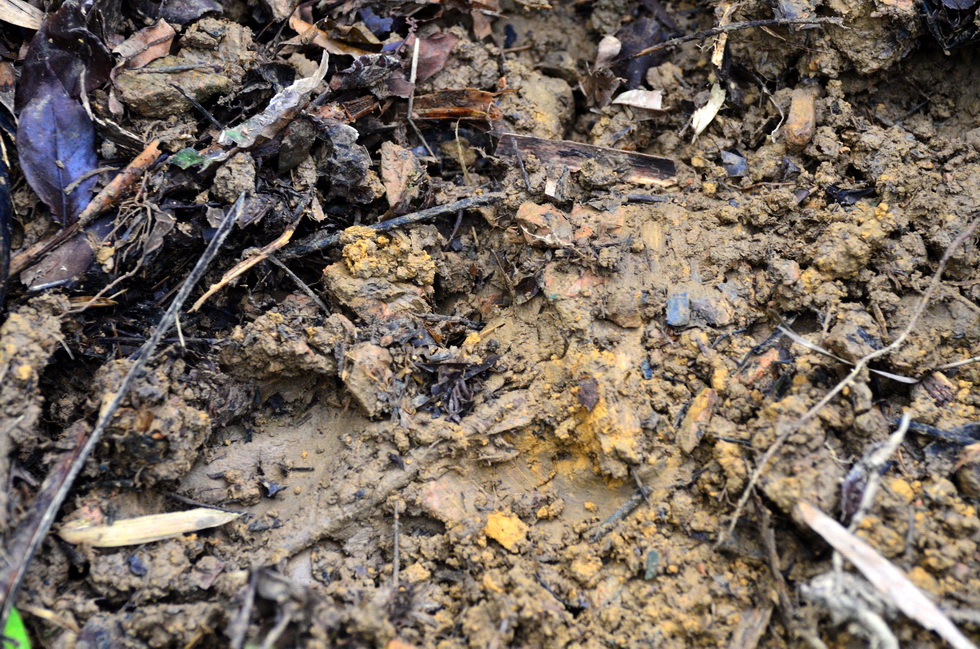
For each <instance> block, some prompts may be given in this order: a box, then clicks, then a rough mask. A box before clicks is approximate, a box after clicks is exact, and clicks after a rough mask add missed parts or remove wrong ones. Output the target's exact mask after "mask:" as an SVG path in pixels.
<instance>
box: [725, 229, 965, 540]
mask: <svg viewBox="0 0 980 649" xmlns="http://www.w3.org/2000/svg"><path fill="white" fill-rule="evenodd" d="M978 226H980V218H978V219H975V220H974V221H973V222H972V223H970V225H968V226H967V227H966V229H965V230H963V232H961V233H960V235H959V236H958V237H956V239H954V240H953V242H952V243H951V244H949V247H948V248H946V252H944V253H943V256H942V259H940V260H939V266H938V267H937V268H936V272H935V273H933V275H932V279H931V280H929V286H928V287H927V288H926V290H925V293H923V294H922V297H921V298H920V299H919V301H918V303H917V304H916V305H915V309H914V310H913V311H912V317H911V318H910V319H909V322H908V324H907V325H906V326H905V329H903V330H902V332H901V333H900V334H899V335H898V337H897V338H896V339H895V340H894V341H892V343H891V344H890V345H888V346H887V347H882V348H881V349H879V350H877V351H873V352H871V353H870V354H868V355H867V356H864V357H863V358H861V359H860V360H859V361H858V362H857V363H855V364H854V367H853V368H852V369H851V371H850V372H848V374H847V376H845V377H844V378H843V379H842V380H841V381H840V382H839V383H838V384H837V385H835V386H834V387H833V388H832V389H831V390H830V392H828V393H827V394H826V395H824V397H823V398H822V399H820V401H818V402H817V403H816V404H815V405H814V406H813V407H812V408H810V409H809V410H807V411H806V412H805V413H804V414H803V415H802V416H801V417H800V418H799V419H797V420H796V421H794V422H793V423H792V424H790V425H789V426H787V427H786V429H785V430H783V431H782V432H781V433H779V434H778V435H777V436H776V439H775V440H774V441H773V443H772V445H771V446H770V447H769V449H768V450H766V452H765V453H764V454H763V456H762V458H761V459H760V460H759V463H758V465H757V466H756V467H755V469H754V470H753V471H752V475H751V476H749V482H748V484H747V485H746V486H745V489H744V490H743V491H742V496H741V497H740V498H739V499H738V504H736V505H735V511H734V513H733V514H732V517H731V520H730V521H729V522H728V527H727V528H726V529H725V531H724V532H723V533H722V534H721V536H720V537H719V538H718V541H716V542H715V547H718V546H719V545H721V544H722V543H723V542H724V541H725V540H726V539H727V538H728V537H729V536H730V535H731V533H732V532H733V531H734V530H735V525H736V523H737V522H738V519H739V516H741V514H742V510H743V509H744V508H745V503H747V502H748V500H749V497H750V496H751V493H752V490H753V489H755V485H756V483H757V482H758V481H759V478H760V477H762V473H763V471H765V469H766V466H767V465H768V464H769V462H770V461H771V460H772V459H773V458H774V457H775V456H776V453H778V452H779V450H780V449H781V448H782V447H783V444H785V443H786V440H787V439H789V438H790V436H791V435H793V434H795V433H796V432H797V431H799V430H800V429H801V428H803V426H805V425H806V424H807V423H809V422H810V421H811V420H812V419H814V418H815V417H816V416H817V413H819V412H820V411H821V410H822V409H823V407H824V406H826V405H827V404H828V403H830V402H831V401H833V400H834V397H836V396H837V395H838V394H840V393H841V392H843V391H844V388H846V387H848V386H850V385H851V384H852V383H853V382H854V380H855V379H857V377H858V376H859V375H860V374H861V373H862V372H863V371H864V369H865V368H866V367H867V366H868V363H870V362H871V361H873V360H875V359H878V358H881V357H882V356H887V355H888V354H891V353H892V352H894V351H895V350H897V349H898V348H899V347H901V346H902V344H904V343H905V339H906V338H908V337H909V334H911V333H912V330H913V329H915V327H916V325H917V324H918V323H919V319H920V318H921V317H922V314H923V313H924V312H925V310H926V307H927V306H928V305H929V300H930V299H932V295H933V293H935V292H936V288H938V287H939V281H940V279H941V278H942V275H943V271H944V270H946V265H947V264H948V263H949V259H950V257H952V256H953V253H954V252H955V251H956V249H957V248H959V247H960V246H961V245H963V243H964V242H966V241H967V240H968V239H969V238H970V237H972V236H973V234H974V233H975V232H976V231H977V227H978Z"/></svg>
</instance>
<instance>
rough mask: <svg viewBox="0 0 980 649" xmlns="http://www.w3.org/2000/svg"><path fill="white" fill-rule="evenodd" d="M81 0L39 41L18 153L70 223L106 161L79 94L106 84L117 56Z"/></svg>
mask: <svg viewBox="0 0 980 649" xmlns="http://www.w3.org/2000/svg"><path fill="white" fill-rule="evenodd" d="M86 21H87V18H86V16H85V14H84V13H83V12H82V9H81V8H80V6H79V4H78V2H77V1H76V0H67V1H66V2H65V3H64V4H63V5H62V6H61V8H60V9H59V10H58V11H56V12H55V13H53V14H52V15H51V16H50V17H49V18H48V19H47V20H45V22H44V24H42V25H41V28H40V29H39V30H38V32H37V34H36V35H35V36H34V38H33V39H32V40H31V45H30V47H29V48H28V50H27V56H26V58H25V60H24V70H23V73H22V74H21V79H20V84H19V85H18V88H17V96H16V101H15V105H16V108H17V111H18V113H19V118H20V122H19V124H18V128H17V155H18V157H19V158H20V164H21V168H22V169H23V171H24V177H25V178H26V179H27V182H28V183H29V184H30V186H31V187H32V188H33V189H34V191H35V192H37V195H38V196H39V197H40V198H41V200H42V201H44V203H45V204H46V205H47V206H48V207H49V208H51V214H52V216H53V217H54V219H55V220H56V221H58V222H59V223H61V224H62V225H67V224H70V223H73V222H74V221H75V219H76V218H77V216H78V213H79V212H81V211H82V209H83V208H84V207H85V205H87V204H88V201H89V199H91V193H92V189H93V188H94V186H95V183H96V180H97V179H96V178H95V177H94V176H93V177H87V176H88V175H89V173H90V172H91V171H92V170H94V169H95V168H96V167H97V166H98V157H97V156H96V153H95V129H94V127H93V125H92V120H91V118H90V117H89V116H88V114H87V113H86V112H85V109H84V108H83V107H82V104H81V102H80V100H79V97H81V95H82V93H88V92H90V91H91V90H93V89H95V88H98V87H99V86H101V85H103V84H104V83H105V82H106V81H107V80H108V78H109V73H110V72H111V71H112V55H111V54H109V51H108V49H107V48H106V47H105V45H104V44H103V43H102V41H100V40H99V38H98V37H97V36H96V35H95V34H94V33H92V31H91V30H90V29H89V28H88V25H87V22H86Z"/></svg>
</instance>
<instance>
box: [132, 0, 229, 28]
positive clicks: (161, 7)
mask: <svg viewBox="0 0 980 649" xmlns="http://www.w3.org/2000/svg"><path fill="white" fill-rule="evenodd" d="M137 7H138V8H139V10H140V11H141V12H143V13H144V14H146V15H147V16H149V17H150V18H163V19H164V20H166V21H167V22H168V23H173V24H175V25H186V24H187V23H191V22H194V21H195V20H197V19H198V18H200V17H201V16H203V15H204V14H207V13H219V14H220V13H221V5H220V4H219V3H217V2H215V1H214V0H163V2H153V1H152V0H140V1H139V2H137Z"/></svg>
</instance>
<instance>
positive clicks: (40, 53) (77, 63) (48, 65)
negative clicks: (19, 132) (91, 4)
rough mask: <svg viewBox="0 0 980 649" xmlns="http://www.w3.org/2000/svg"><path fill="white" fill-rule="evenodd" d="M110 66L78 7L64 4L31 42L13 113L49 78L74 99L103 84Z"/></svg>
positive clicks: (72, 1)
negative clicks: (51, 77)
mask: <svg viewBox="0 0 980 649" xmlns="http://www.w3.org/2000/svg"><path fill="white" fill-rule="evenodd" d="M112 66H113V60H112V54H111V53H110V52H109V49H108V48H107V47H106V46H105V44H103V43H102V41H101V40H99V37H98V36H96V35H95V34H93V33H92V31H91V30H90V29H89V28H88V26H87V25H86V17H85V15H83V14H82V10H81V8H80V7H79V6H78V3H77V2H76V1H75V0H68V1H67V2H65V3H64V4H63V5H62V6H61V9H59V10H58V11H56V12H54V13H53V14H51V16H50V17H49V18H48V19H47V20H46V21H45V22H44V24H43V25H41V29H39V30H38V32H37V33H36V34H35V35H34V38H32V39H31V45H30V47H29V48H28V49H27V56H26V57H25V59H24V69H23V72H22V73H21V77H20V83H19V84H18V87H17V98H16V106H15V107H16V110H17V112H18V113H19V112H21V111H22V110H24V106H26V105H27V102H29V101H31V100H32V99H34V98H35V97H37V95H38V92H39V88H38V86H40V85H43V84H45V83H47V79H48V77H49V76H51V75H53V76H55V77H56V78H57V79H58V80H59V81H61V85H62V86H64V88H65V91H66V92H67V93H68V96H69V97H71V98H72V99H78V98H79V97H80V96H81V94H82V93H83V92H85V93H89V92H91V91H92V90H95V89H96V88H99V87H101V86H102V85H103V84H105V82H106V81H108V80H109V74H110V73H111V72H112ZM83 81H84V86H85V87H84V88H83V87H82V85H83Z"/></svg>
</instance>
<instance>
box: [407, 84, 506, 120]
mask: <svg viewBox="0 0 980 649" xmlns="http://www.w3.org/2000/svg"><path fill="white" fill-rule="evenodd" d="M496 98H497V93H494V92H487V91H486V90H477V89H475V88H463V89H460V90H439V91H437V92H433V93H431V94H428V95H422V96H421V97H416V98H415V111H414V113H413V115H412V116H413V117H414V118H415V119H477V120H487V119H488V120H493V121H498V120H500V119H502V118H503V113H501V112H500V109H499V108H497V106H496V105H495V104H494V100H495V99H496Z"/></svg>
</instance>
